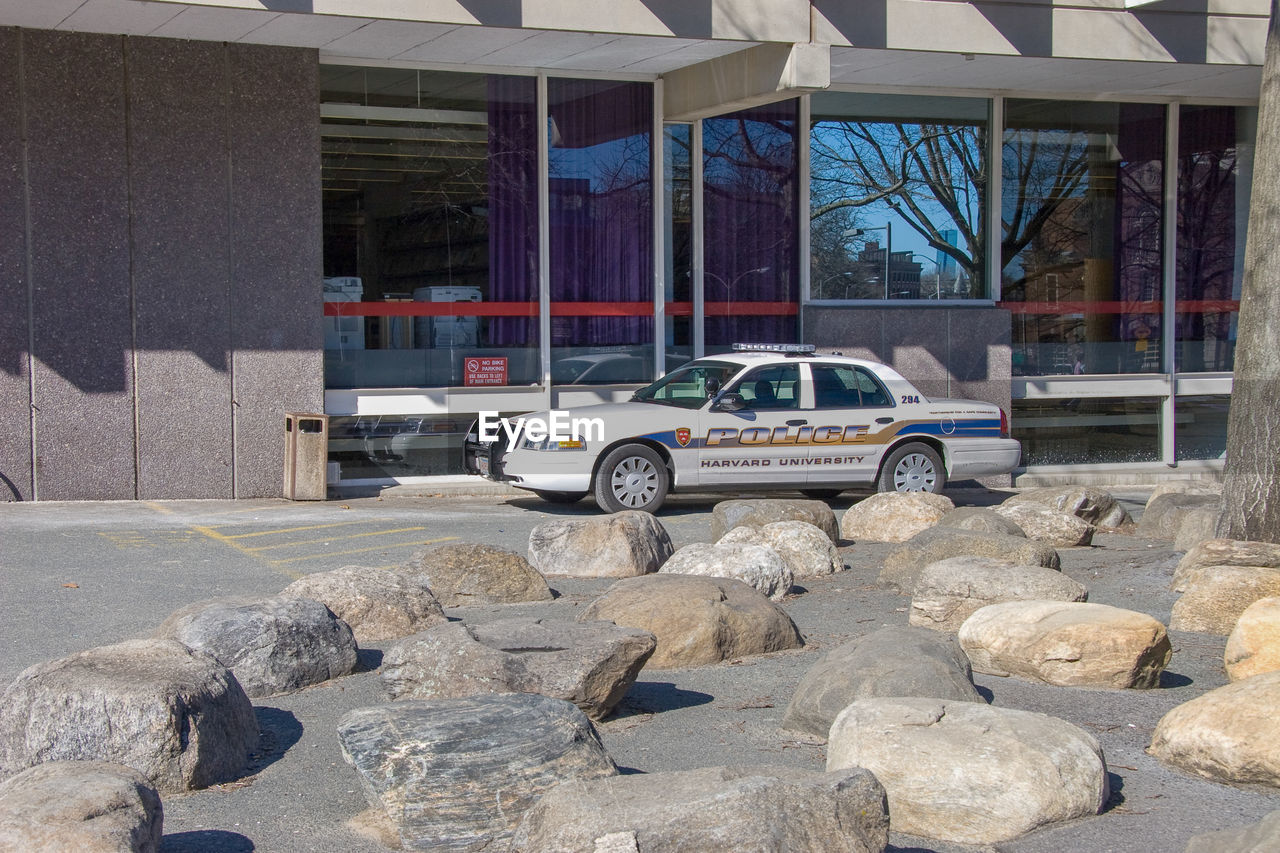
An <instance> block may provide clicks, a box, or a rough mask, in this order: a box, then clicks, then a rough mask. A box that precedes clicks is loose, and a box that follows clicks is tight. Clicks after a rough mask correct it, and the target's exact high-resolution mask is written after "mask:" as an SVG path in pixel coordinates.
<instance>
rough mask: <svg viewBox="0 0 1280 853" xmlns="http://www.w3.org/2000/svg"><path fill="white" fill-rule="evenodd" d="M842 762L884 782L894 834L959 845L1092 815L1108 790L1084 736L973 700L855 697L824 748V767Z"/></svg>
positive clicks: (1093, 744) (1097, 756)
mask: <svg viewBox="0 0 1280 853" xmlns="http://www.w3.org/2000/svg"><path fill="white" fill-rule="evenodd" d="M845 767H865V768H866V769H868V770H870V771H871V772H872V773H874V774H875V776H876V778H877V779H879V780H880V783H881V784H882V785H884V787H885V791H886V792H888V796H889V814H890V815H891V816H892V819H893V829H894V830H895V831H896V832H905V833H908V834H911V835H921V836H925V837H927V838H939V839H943V840H945V841H956V842H960V843H962V844H993V843H996V842H1000V841H1006V840H1008V839H1011V838H1017V837H1018V836H1020V835H1022V834H1024V833H1027V832H1030V831H1031V830H1033V829H1036V828H1038V827H1042V826H1046V825H1048V824H1052V823H1058V822H1060V821H1066V820H1072V819H1075V818H1081V817H1086V816H1089V815H1095V814H1097V813H1098V812H1099V811H1101V810H1102V806H1103V804H1104V803H1106V801H1107V796H1108V788H1107V768H1106V762H1105V761H1104V760H1103V757H1102V749H1101V748H1100V747H1099V746H1098V742H1097V741H1096V740H1094V739H1093V737H1092V736H1090V735H1089V734H1087V733H1086V732H1084V731H1082V730H1081V729H1079V728H1076V727H1075V726H1073V725H1071V724H1070V723H1067V722H1064V721H1063V720H1059V719H1057V718H1055V717H1050V716H1048V715H1045V714H1035V713H1032V712H1030V711H1017V710H1013V709H1011V708H993V707H991V706H990V705H982V704H979V703H976V702H948V701H944V700H941V699H915V698H885V699H863V700H861V701H858V702H854V703H853V704H852V705H850V706H849V707H848V708H846V709H845V710H844V711H842V712H841V713H840V716H838V717H837V718H836V721H835V722H834V723H833V724H832V726H831V737H830V741H829V743H828V746H827V770H828V771H831V770H838V769H841V768H845Z"/></svg>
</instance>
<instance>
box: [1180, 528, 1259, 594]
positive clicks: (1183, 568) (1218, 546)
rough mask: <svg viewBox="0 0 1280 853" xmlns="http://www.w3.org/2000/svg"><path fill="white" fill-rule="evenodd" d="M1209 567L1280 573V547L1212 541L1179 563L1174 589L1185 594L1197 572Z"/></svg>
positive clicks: (1232, 540) (1190, 552) (1241, 541)
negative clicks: (1243, 567) (1276, 570)
mask: <svg viewBox="0 0 1280 853" xmlns="http://www.w3.org/2000/svg"><path fill="white" fill-rule="evenodd" d="M1206 566H1257V567H1259V568H1264V569H1280V545H1276V544H1273V543H1271V542H1246V541H1244V540H1241V539H1209V540H1206V541H1204V542H1199V543H1197V544H1196V545H1194V546H1193V547H1192V548H1191V550H1190V551H1188V552H1187V553H1186V555H1185V556H1184V557H1183V558H1182V559H1181V560H1180V561H1179V562H1178V567H1177V568H1176V569H1174V572H1173V583H1172V585H1171V589H1173V590H1174V591H1176V592H1182V591H1183V590H1184V589H1185V583H1186V580H1187V578H1188V577H1190V575H1191V573H1192V571H1194V570H1195V569H1200V568H1204V567H1206Z"/></svg>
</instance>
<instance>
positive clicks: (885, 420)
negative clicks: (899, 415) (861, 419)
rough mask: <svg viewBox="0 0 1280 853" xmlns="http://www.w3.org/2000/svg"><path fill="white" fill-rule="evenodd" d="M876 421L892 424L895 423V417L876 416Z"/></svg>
mask: <svg viewBox="0 0 1280 853" xmlns="http://www.w3.org/2000/svg"><path fill="white" fill-rule="evenodd" d="M876 423H878V424H891V423H893V418H876Z"/></svg>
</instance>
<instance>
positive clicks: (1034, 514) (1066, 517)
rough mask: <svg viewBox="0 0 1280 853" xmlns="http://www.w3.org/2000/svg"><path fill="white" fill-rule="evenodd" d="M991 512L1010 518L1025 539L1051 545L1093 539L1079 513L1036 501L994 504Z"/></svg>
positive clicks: (1066, 545)
mask: <svg viewBox="0 0 1280 853" xmlns="http://www.w3.org/2000/svg"><path fill="white" fill-rule="evenodd" d="M995 512H996V513H998V514H999V515H1002V516H1004V517H1005V518H1007V519H1009V520H1010V521H1012V522H1013V523H1014V524H1016V525H1018V527H1019V528H1020V529H1021V530H1022V532H1023V534H1025V535H1026V537H1027V538H1028V539H1034V540H1036V541H1037V542H1044V543H1046V544H1048V545H1052V546H1054V547H1055V548H1073V547H1075V546H1077V545H1088V544H1090V543H1091V542H1093V530H1094V527H1093V525H1092V524H1090V523H1089V522H1087V521H1085V520H1084V519H1083V518H1080V517H1079V516H1075V515H1072V514H1071V513H1069V512H1062V511H1061V510H1057V509H1053V508H1052V507H1047V506H1042V505H1040V504H1033V503H1024V504H1014V505H1012V506H1004V505H1002V506H998V507H996V508H995Z"/></svg>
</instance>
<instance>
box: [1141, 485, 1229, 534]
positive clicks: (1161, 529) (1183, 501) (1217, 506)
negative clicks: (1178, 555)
mask: <svg viewBox="0 0 1280 853" xmlns="http://www.w3.org/2000/svg"><path fill="white" fill-rule="evenodd" d="M1221 509H1222V498H1221V497H1215V496H1214V495H1189V494H1176V493H1174V494H1164V495H1160V496H1159V497H1157V498H1152V499H1151V500H1149V501H1147V508H1146V509H1145V510H1143V511H1142V518H1140V519H1138V529H1137V531H1136V533H1137V535H1139V536H1145V537H1147V538H1149V539H1170V540H1172V539H1176V538H1177V536H1178V533H1179V532H1180V531H1181V530H1182V527H1183V525H1184V524H1185V523H1186V520H1187V518H1188V517H1189V515H1190V514H1192V513H1199V514H1200V515H1203V514H1204V511H1205V510H1208V511H1210V512H1211V513H1213V514H1215V515H1216V514H1217V513H1218V512H1220V511H1221Z"/></svg>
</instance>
